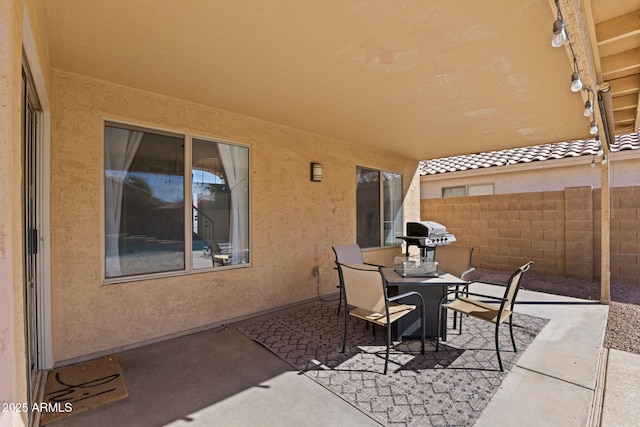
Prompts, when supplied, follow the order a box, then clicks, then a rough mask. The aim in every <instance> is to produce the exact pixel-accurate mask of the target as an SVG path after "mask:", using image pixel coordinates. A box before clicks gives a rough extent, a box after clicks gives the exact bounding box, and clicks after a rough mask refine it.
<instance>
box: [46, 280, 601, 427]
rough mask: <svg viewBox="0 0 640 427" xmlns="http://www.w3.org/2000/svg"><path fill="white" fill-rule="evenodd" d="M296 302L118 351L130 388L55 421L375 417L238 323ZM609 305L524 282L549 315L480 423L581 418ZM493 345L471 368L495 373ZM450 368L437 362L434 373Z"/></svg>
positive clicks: (534, 305)
mask: <svg viewBox="0 0 640 427" xmlns="http://www.w3.org/2000/svg"><path fill="white" fill-rule="evenodd" d="M477 289H480V288H477ZM481 291H482V292H492V291H493V289H491V288H487V289H482V290H481ZM307 305H308V304H307ZM301 306H302V307H303V306H305V304H303V305H301ZM301 306H297V307H293V308H290V309H288V310H285V311H281V312H276V313H272V314H270V315H266V316H261V317H258V318H253V319H249V320H246V321H243V322H239V323H233V324H229V325H226V326H222V327H219V328H215V329H211V330H207V331H204V332H199V333H195V334H192V335H188V336H185V337H181V338H176V339H172V340H169V341H165V342H161V343H156V344H152V345H148V346H145V347H142V348H138V349H134V350H130V351H126V352H123V353H120V354H119V355H118V356H119V358H120V362H121V366H122V371H123V375H124V378H125V381H126V384H127V388H128V390H129V397H128V398H126V399H124V400H121V401H118V402H115V403H113V404H111V405H108V406H105V407H102V408H98V409H95V410H93V411H90V412H87V413H83V414H78V415H74V416H71V417H69V418H67V419H65V420H62V421H59V422H56V423H53V424H51V425H53V426H56V427H66V426H87V425H91V426H117V425H136V426H165V425H171V426H187V425H189V426H212V425H224V426H254V425H260V426H263V425H264V426H272V425H273V426H275V425H277V426H336V425H349V426H367V425H368V426H373V425H380V424H379V423H378V422H377V421H376V420H374V419H373V418H372V417H370V416H369V415H368V414H366V413H365V412H361V411H360V410H358V409H357V408H356V405H353V406H352V404H350V403H348V402H347V401H346V400H343V399H341V398H340V397H338V396H337V395H336V394H334V393H332V392H331V391H329V390H328V388H325V387H323V386H321V385H320V384H318V383H317V382H314V380H312V379H311V378H310V377H309V376H308V375H305V374H301V373H300V372H299V371H298V370H297V369H295V368H293V367H292V366H291V365H289V364H288V363H286V362H285V361H283V360H282V359H280V358H279V357H278V356H276V355H275V354H273V353H272V352H271V351H269V350H267V349H266V348H265V347H263V346H262V345H260V344H258V343H257V342H255V341H253V340H251V339H249V338H248V337H247V336H245V335H244V334H243V333H241V332H240V331H239V330H238V328H240V327H245V326H246V325H249V326H254V327H255V325H258V327H259V325H260V324H262V323H264V324H267V323H268V321H269V319H274V318H276V317H277V316H280V315H281V314H282V313H284V312H292V311H295V310H297V309H298V308H300V307H301ZM607 312H608V307H607V306H604V305H600V304H598V303H595V302H593V301H587V300H579V299H575V298H571V297H566V296H558V295H552V294H546V293H540V292H533V291H529V290H522V291H521V293H520V294H519V296H518V304H516V313H521V314H523V315H527V316H536V317H540V318H544V319H549V322H548V323H547V324H546V326H544V328H543V329H542V331H541V332H540V333H539V334H538V336H537V337H536V338H535V339H534V340H533V342H531V344H530V345H529V346H528V348H527V349H526V350H525V351H524V352H520V353H519V355H520V358H519V359H518V360H517V361H516V362H515V366H513V367H512V368H511V370H510V372H508V374H507V373H505V375H504V377H503V378H501V380H502V384H501V386H500V388H499V389H498V390H497V391H496V392H495V394H493V397H492V398H491V401H490V402H489V403H488V404H487V406H486V407H485V408H484V410H483V411H482V414H481V415H480V416H479V418H478V420H477V423H476V425H480V426H484V425H487V426H488V425H492V426H493V425H587V424H588V423H589V421H590V417H591V412H592V411H591V408H592V405H593V402H594V396H595V395H597V393H596V391H597V388H598V387H597V379H598V371H599V363H600V362H599V361H600V355H601V351H602V344H603V337H604V333H605V327H606V321H607ZM332 313H334V316H333V317H335V311H333V312H332ZM337 324H340V322H338V321H336V325H337ZM507 343H508V341H507ZM506 347H508V346H507V345H504V346H503V348H506ZM427 353H429V351H427ZM494 355H495V353H493V354H490V358H488V359H487V361H486V363H487V366H486V367H483V368H481V369H480V368H479V369H475V368H472V369H474V372H475V374H473V373H471V374H472V376H473V375H476V374H477V377H478V378H482V377H484V376H486V372H489V373H491V369H492V368H495V367H494V366H493V365H494V364H495V360H493V357H494ZM448 369H449V368H448V367H446V366H445V367H440V372H439V375H440V377H439V378H440V381H442V380H443V379H444V380H446V378H447V377H448V374H447V372H453V370H449V371H448ZM407 372H409V370H408V369H407ZM376 375H377V374H376ZM451 375H453V374H451ZM469 385H470V386H471V387H473V384H469ZM325 386H326V385H325ZM418 394H422V395H424V393H420V390H416V395H418ZM374 401H375V400H374ZM379 404H380V405H383V404H384V403H383V402H382V401H380V402H379ZM374 405H375V404H374ZM372 409H373V410H375V408H372ZM465 410H467V411H477V409H475V408H471V407H467V408H466V409H465ZM480 410H482V409H480ZM422 421H424V419H423V420H422ZM406 425H409V424H406Z"/></svg>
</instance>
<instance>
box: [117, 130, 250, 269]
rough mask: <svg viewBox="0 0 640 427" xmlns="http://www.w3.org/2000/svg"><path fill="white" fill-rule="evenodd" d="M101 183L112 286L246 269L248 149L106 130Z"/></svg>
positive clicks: (157, 134) (158, 134)
mask: <svg viewBox="0 0 640 427" xmlns="http://www.w3.org/2000/svg"><path fill="white" fill-rule="evenodd" d="M189 143H191V152H192V162H191V164H190V166H191V169H190V170H187V171H185V161H184V160H185V159H184V156H185V146H186V144H189ZM189 175H191V182H190V185H191V197H188V198H186V196H185V181H184V177H185V176H189ZM104 179H105V277H106V278H107V279H114V278H118V277H127V276H135V275H146V274H154V273H166V272H172V271H185V270H189V271H190V270H193V269H203V268H213V267H222V266H230V265H240V264H248V263H249V149H248V147H243V146H238V145H232V144H225V143H220V142H215V141H206V140H201V139H195V138H193V139H190V138H187V137H185V136H184V135H175V134H168V133H163V132H159V131H150V130H147V129H141V128H134V127H126V126H122V125H116V124H107V125H106V126H105V172H104ZM185 200H188V202H187V203H185ZM189 217H191V219H192V220H191V224H188V225H187V227H189V228H187V227H185V218H189ZM185 231H186V233H185ZM185 248H191V250H190V251H185ZM188 260H191V262H190V263H188V262H187V261H188ZM187 266H188V267H187Z"/></svg>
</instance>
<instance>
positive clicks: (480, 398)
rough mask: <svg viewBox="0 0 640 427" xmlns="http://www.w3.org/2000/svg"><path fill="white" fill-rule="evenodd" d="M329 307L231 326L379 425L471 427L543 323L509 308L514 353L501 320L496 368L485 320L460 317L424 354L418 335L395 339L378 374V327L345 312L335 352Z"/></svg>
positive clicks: (336, 327) (336, 320) (335, 323)
mask: <svg viewBox="0 0 640 427" xmlns="http://www.w3.org/2000/svg"><path fill="white" fill-rule="evenodd" d="M336 310H337V304H336V303H325V302H317V303H312V304H310V305H308V306H305V307H304V308H301V309H299V310H296V311H292V312H288V313H286V314H282V315H279V316H276V317H273V318H270V319H267V320H266V321H265V320H262V321H255V322H251V323H246V324H244V325H242V326H240V327H239V328H238V329H239V330H240V331H241V332H242V333H244V334H245V335H247V336H248V337H249V338H251V339H253V340H255V341H257V342H259V343H261V344H262V345H264V346H265V347H266V348H268V349H269V350H271V351H272V352H273V353H275V354H276V355H278V356H279V357H280V358H282V359H283V360H285V361H286V362H288V363H290V364H291V365H292V366H293V367H295V368H296V369H298V370H300V371H301V372H303V373H304V374H305V375H307V376H309V377H310V378H312V379H313V380H315V381H316V382H317V383H319V384H321V385H322V386H324V387H325V388H327V389H329V390H330V391H332V392H333V393H335V394H336V395H338V396H340V397H341V398H343V399H344V400H346V401H348V402H349V403H351V404H352V405H353V406H355V407H357V408H359V409H360V410H361V411H363V412H365V413H367V414H369V415H370V416H371V417H372V418H374V419H375V420H377V421H378V422H380V423H381V424H383V425H393V426H417V425H420V426H431V425H448V426H454V425H459V426H467V425H472V424H473V423H474V422H475V421H476V419H477V418H478V417H479V416H480V414H481V413H482V411H483V410H484V408H485V407H486V405H487V403H488V402H489V400H490V398H491V396H492V395H493V394H494V393H495V391H496V390H497V389H498V387H499V386H500V384H501V383H502V380H503V379H504V378H505V377H506V375H507V374H508V372H509V370H510V369H511V368H512V367H513V366H514V365H515V363H516V361H517V360H518V358H519V357H520V355H521V354H522V353H523V352H524V351H525V349H526V348H527V346H528V345H529V344H530V343H531V342H532V341H533V339H534V338H535V337H536V336H537V335H538V333H539V332H540V331H541V330H542V328H544V326H545V325H546V324H547V322H548V320H547V319H541V318H537V317H532V316H527V315H524V314H518V313H516V314H515V317H514V325H513V333H514V337H515V340H516V344H517V347H518V352H517V353H514V352H513V347H512V345H511V339H510V337H509V326H508V325H502V326H501V328H500V343H501V346H500V349H501V351H500V355H501V356H502V363H503V364H504V369H505V372H500V371H499V369H498V362H497V359H496V352H495V344H494V342H495V341H494V333H495V328H494V327H493V325H492V324H490V323H488V322H483V321H479V320H476V319H473V318H471V317H467V318H465V319H464V321H463V330H462V331H463V332H462V334H461V335H460V334H458V333H457V332H456V331H451V330H450V331H449V333H448V340H447V342H445V343H440V349H439V351H438V352H437V353H436V352H435V343H434V341H433V340H429V339H427V341H426V343H425V354H424V355H421V354H420V341H419V340H412V341H407V342H402V343H399V344H398V345H396V347H395V349H392V350H391V355H390V358H389V371H388V374H387V375H386V376H385V375H383V374H382V372H383V370H384V357H385V349H386V341H385V337H384V331H383V330H378V332H377V333H376V335H377V336H375V337H374V336H373V334H372V331H371V329H369V330H367V329H365V322H364V321H361V320H359V319H356V318H351V319H350V321H349V325H350V331H349V334H348V341H347V346H346V351H345V353H341V349H342V336H343V332H344V318H342V317H338V316H336Z"/></svg>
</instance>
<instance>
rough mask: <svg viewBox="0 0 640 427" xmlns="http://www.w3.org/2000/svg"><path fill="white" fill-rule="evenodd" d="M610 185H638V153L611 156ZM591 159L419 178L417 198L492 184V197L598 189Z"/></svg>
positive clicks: (429, 197)
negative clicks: (493, 194) (449, 190)
mask: <svg viewBox="0 0 640 427" xmlns="http://www.w3.org/2000/svg"><path fill="white" fill-rule="evenodd" d="M610 157H611V163H610V169H611V186H612V187H627V186H630V185H638V184H640V176H639V174H638V170H640V150H633V151H622V152H619V153H613V154H611V156H610ZM591 161H592V156H581V157H579V158H568V159H558V160H548V161H544V162H532V163H528V164H515V165H510V166H502V167H492V168H487V169H476V170H470V171H461V172H450V173H444V174H438V175H429V176H423V177H421V182H420V197H421V198H423V199H433V198H437V197H442V188H443V187H455V186H461V185H471V184H493V185H494V193H495V194H510V193H524V192H539V191H562V190H564V189H565V188H566V187H583V186H591V187H593V188H600V167H599V164H598V165H597V167H591Z"/></svg>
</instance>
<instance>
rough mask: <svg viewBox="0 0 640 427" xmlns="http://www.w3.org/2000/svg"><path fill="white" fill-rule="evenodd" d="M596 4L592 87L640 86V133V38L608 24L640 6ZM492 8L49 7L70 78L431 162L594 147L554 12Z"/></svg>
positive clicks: (49, 3) (230, 0)
mask: <svg viewBox="0 0 640 427" xmlns="http://www.w3.org/2000/svg"><path fill="white" fill-rule="evenodd" d="M583 1H584V2H588V4H586V6H585V5H584V4H583V3H582V2H581V1H580V0H573V1H563V2H562V6H563V14H564V15H565V18H567V17H571V16H573V15H575V16H583V14H582V13H575V11H576V10H578V12H580V10H581V9H584V10H586V11H587V15H586V16H587V17H586V18H585V19H584V20H582V21H584V24H585V26H586V27H587V28H589V29H592V31H591V33H593V34H597V36H598V37H602V43H600V44H599V43H596V44H595V46H598V49H597V53H598V54H596V55H594V56H595V61H596V62H597V63H596V64H595V69H596V71H597V72H600V73H602V75H601V76H595V77H593V80H597V81H599V82H600V81H602V79H601V77H603V76H604V77H606V78H612V79H613V78H617V77H620V78H623V79H626V78H628V77H631V78H630V79H629V85H630V86H626V84H625V86H624V87H625V88H626V89H625V94H624V96H625V97H624V98H623V95H620V97H619V98H618V97H616V98H614V103H615V104H614V105H617V110H616V125H617V124H618V117H619V116H618V113H620V117H622V116H624V117H627V116H629V117H633V115H634V114H635V118H634V120H633V124H632V125H631V126H632V127H633V128H634V129H637V104H638V102H637V101H638V86H639V85H638V83H637V82H638V79H639V77H638V74H637V73H638V68H639V67H638V66H635V68H634V67H633V66H631V67H629V66H628V65H627V66H623V68H624V69H625V70H626V71H623V70H619V69H617V68H615V67H617V66H614V65H611V64H614V63H615V64H618V63H620V62H625V59H623V58H620V59H619V60H618V59H617V57H616V55H620V54H624V52H626V50H629V49H631V50H632V53H631V54H624V55H625V57H626V58H632V59H631V61H632V62H633V61H634V60H635V61H636V64H637V57H638V56H639V55H637V50H638V39H639V37H640V36H638V34H637V32H634V31H632V30H630V31H629V34H630V35H629V36H628V37H620V34H618V35H615V34H616V32H617V33H620V30H619V28H620V26H619V25H615V24H609V22H611V21H613V22H617V21H615V20H616V19H619V18H618V17H621V16H626V15H627V14H629V13H630V12H634V13H635V15H632V16H630V17H629V18H624V19H625V22H627V21H629V20H630V21H631V25H632V26H633V25H634V24H633V23H636V24H637V19H638V16H637V13H638V11H637V9H639V7H638V1H637V0H593V1H590V0H583ZM488 4H489V3H487V2H475V1H474V2H444V1H439V2H435V1H432V2H426V1H423V0H411V1H407V0H403V1H383V2H371V1H368V0H350V1H348V2H345V1H343V0H325V1H321V2H320V1H300V0H242V1H240V0H216V1H210V0H190V1H185V2H173V1H168V0H166V1H161V0H136V1H133V2H132V1H130V0H110V1H86V0H55V1H54V0H45V1H44V7H45V14H46V22H45V25H46V31H47V40H48V42H49V50H50V56H51V62H52V66H53V67H54V68H56V69H61V70H65V71H68V72H72V73H77V74H81V75H85V76H88V77H93V78H96V79H101V80H105V81H109V82H113V83H115V84H119V85H124V86H128V87H132V88H137V89H140V90H145V91H149V92H155V93H159V94H163V95H167V96H171V97H175V98H180V99H184V100H188V101H192V102H195V103H199V104H203V105H208V106H212V107H216V108H220V109H224V110H228V111H233V112H236V113H240V114H245V115H248V116H252V117H256V118H260V119H264V120H268V121H272V122H276V123H280V124H284V125H287V126H292V127H295V128H298V129H302V130H306V131H309V132H314V133H318V134H322V135H326V136H329V137H334V138H338V139H342V140H348V141H353V142H356V143H360V144H363V145H366V146H370V147H376V148H380V149H383V150H387V151H392V152H395V153H399V154H402V155H405V156H407V157H411V158H414V159H416V160H421V159H429V158H436V157H444V156H453V155H459V154H466V153H475V152H480V151H490V150H499V149H506V148H514V147H522V146H530V145H537V144H544V143H549V142H560V141H569V140H574V139H583V138H587V137H589V136H590V135H589V119H587V118H585V117H584V116H583V115H582V110H583V104H584V100H585V99H586V98H583V97H582V96H581V95H580V94H576V93H573V92H571V91H570V90H569V83H570V76H571V73H572V61H571V60H569V57H568V55H567V50H566V49H555V48H553V47H551V44H550V40H551V35H552V31H551V29H552V25H553V22H554V20H555V10H554V7H553V5H554V1H553V0H527V1H513V0H495V1H492V2H491V3H490V6H488ZM605 5H606V7H605ZM564 8H567V10H564ZM576 8H577V9H576ZM570 9H573V10H570ZM593 27H596V28H593ZM568 28H570V27H569V25H568ZM636 28H637V25H636ZM596 30H597V31H596ZM611 34H613V36H611ZM587 42H588V41H587ZM587 42H585V45H589V43H587ZM590 45H591V46H594V44H593V43H592V42H591V43H590ZM633 49H635V59H633V57H634V55H633V52H634V51H633ZM579 53H580V52H579ZM609 59H610V61H609ZM600 61H602V64H601V63H600ZM630 70H635V74H634V75H631V73H632V71H630ZM623 74H624V76H623ZM634 82H635V85H634ZM620 86H622V84H613V83H612V88H613V90H614V92H615V91H616V90H617V88H618V87H620ZM633 88H635V89H633ZM627 95H631V96H627ZM624 120H625V123H627V122H629V123H631V121H629V120H627V119H624ZM620 123H621V125H622V122H620Z"/></svg>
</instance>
